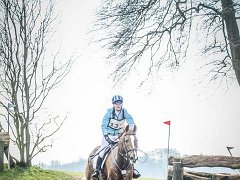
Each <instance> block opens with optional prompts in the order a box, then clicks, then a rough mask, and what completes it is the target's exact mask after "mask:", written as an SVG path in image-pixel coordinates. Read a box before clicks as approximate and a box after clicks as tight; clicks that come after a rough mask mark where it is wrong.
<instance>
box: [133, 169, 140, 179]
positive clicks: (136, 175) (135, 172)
mask: <svg viewBox="0 0 240 180" xmlns="http://www.w3.org/2000/svg"><path fill="white" fill-rule="evenodd" d="M140 176H141V174H140V173H139V172H138V170H136V169H134V171H133V178H134V179H137V178H139V177H140Z"/></svg>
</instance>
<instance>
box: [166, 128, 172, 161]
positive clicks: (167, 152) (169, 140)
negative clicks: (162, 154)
mask: <svg viewBox="0 0 240 180" xmlns="http://www.w3.org/2000/svg"><path fill="white" fill-rule="evenodd" d="M170 126H171V125H170V124H169V126H168V149H167V159H168V158H169V143H170Z"/></svg>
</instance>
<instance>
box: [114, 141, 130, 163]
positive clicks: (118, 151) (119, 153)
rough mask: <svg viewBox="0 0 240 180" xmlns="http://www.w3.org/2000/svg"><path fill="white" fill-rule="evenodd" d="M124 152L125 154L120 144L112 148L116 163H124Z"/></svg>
mask: <svg viewBox="0 0 240 180" xmlns="http://www.w3.org/2000/svg"><path fill="white" fill-rule="evenodd" d="M125 154H126V151H125V149H124V147H123V146H122V145H120V146H117V147H116V148H115V149H114V152H113V156H114V159H115V161H116V163H117V164H118V165H120V166H122V165H124V164H126V162H127V161H128V160H127V159H126V157H124V156H125Z"/></svg>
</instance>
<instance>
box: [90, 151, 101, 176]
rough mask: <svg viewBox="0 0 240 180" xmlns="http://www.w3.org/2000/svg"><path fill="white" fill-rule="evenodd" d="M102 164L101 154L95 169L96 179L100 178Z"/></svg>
mask: <svg viewBox="0 0 240 180" xmlns="http://www.w3.org/2000/svg"><path fill="white" fill-rule="evenodd" d="M101 164H102V158H101V157H100V156H98V159H97V164H96V169H95V170H94V171H93V174H92V178H95V179H97V178H98V175H99V171H100V169H101Z"/></svg>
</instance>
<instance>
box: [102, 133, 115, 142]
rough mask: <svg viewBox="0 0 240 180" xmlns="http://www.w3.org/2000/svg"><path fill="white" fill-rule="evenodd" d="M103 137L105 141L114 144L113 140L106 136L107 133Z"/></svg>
mask: <svg viewBox="0 0 240 180" xmlns="http://www.w3.org/2000/svg"><path fill="white" fill-rule="evenodd" d="M104 137H105V139H106V141H107V142H108V143H109V144H112V145H113V144H115V142H114V141H112V140H111V139H110V137H109V136H108V134H105V135H104Z"/></svg>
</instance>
